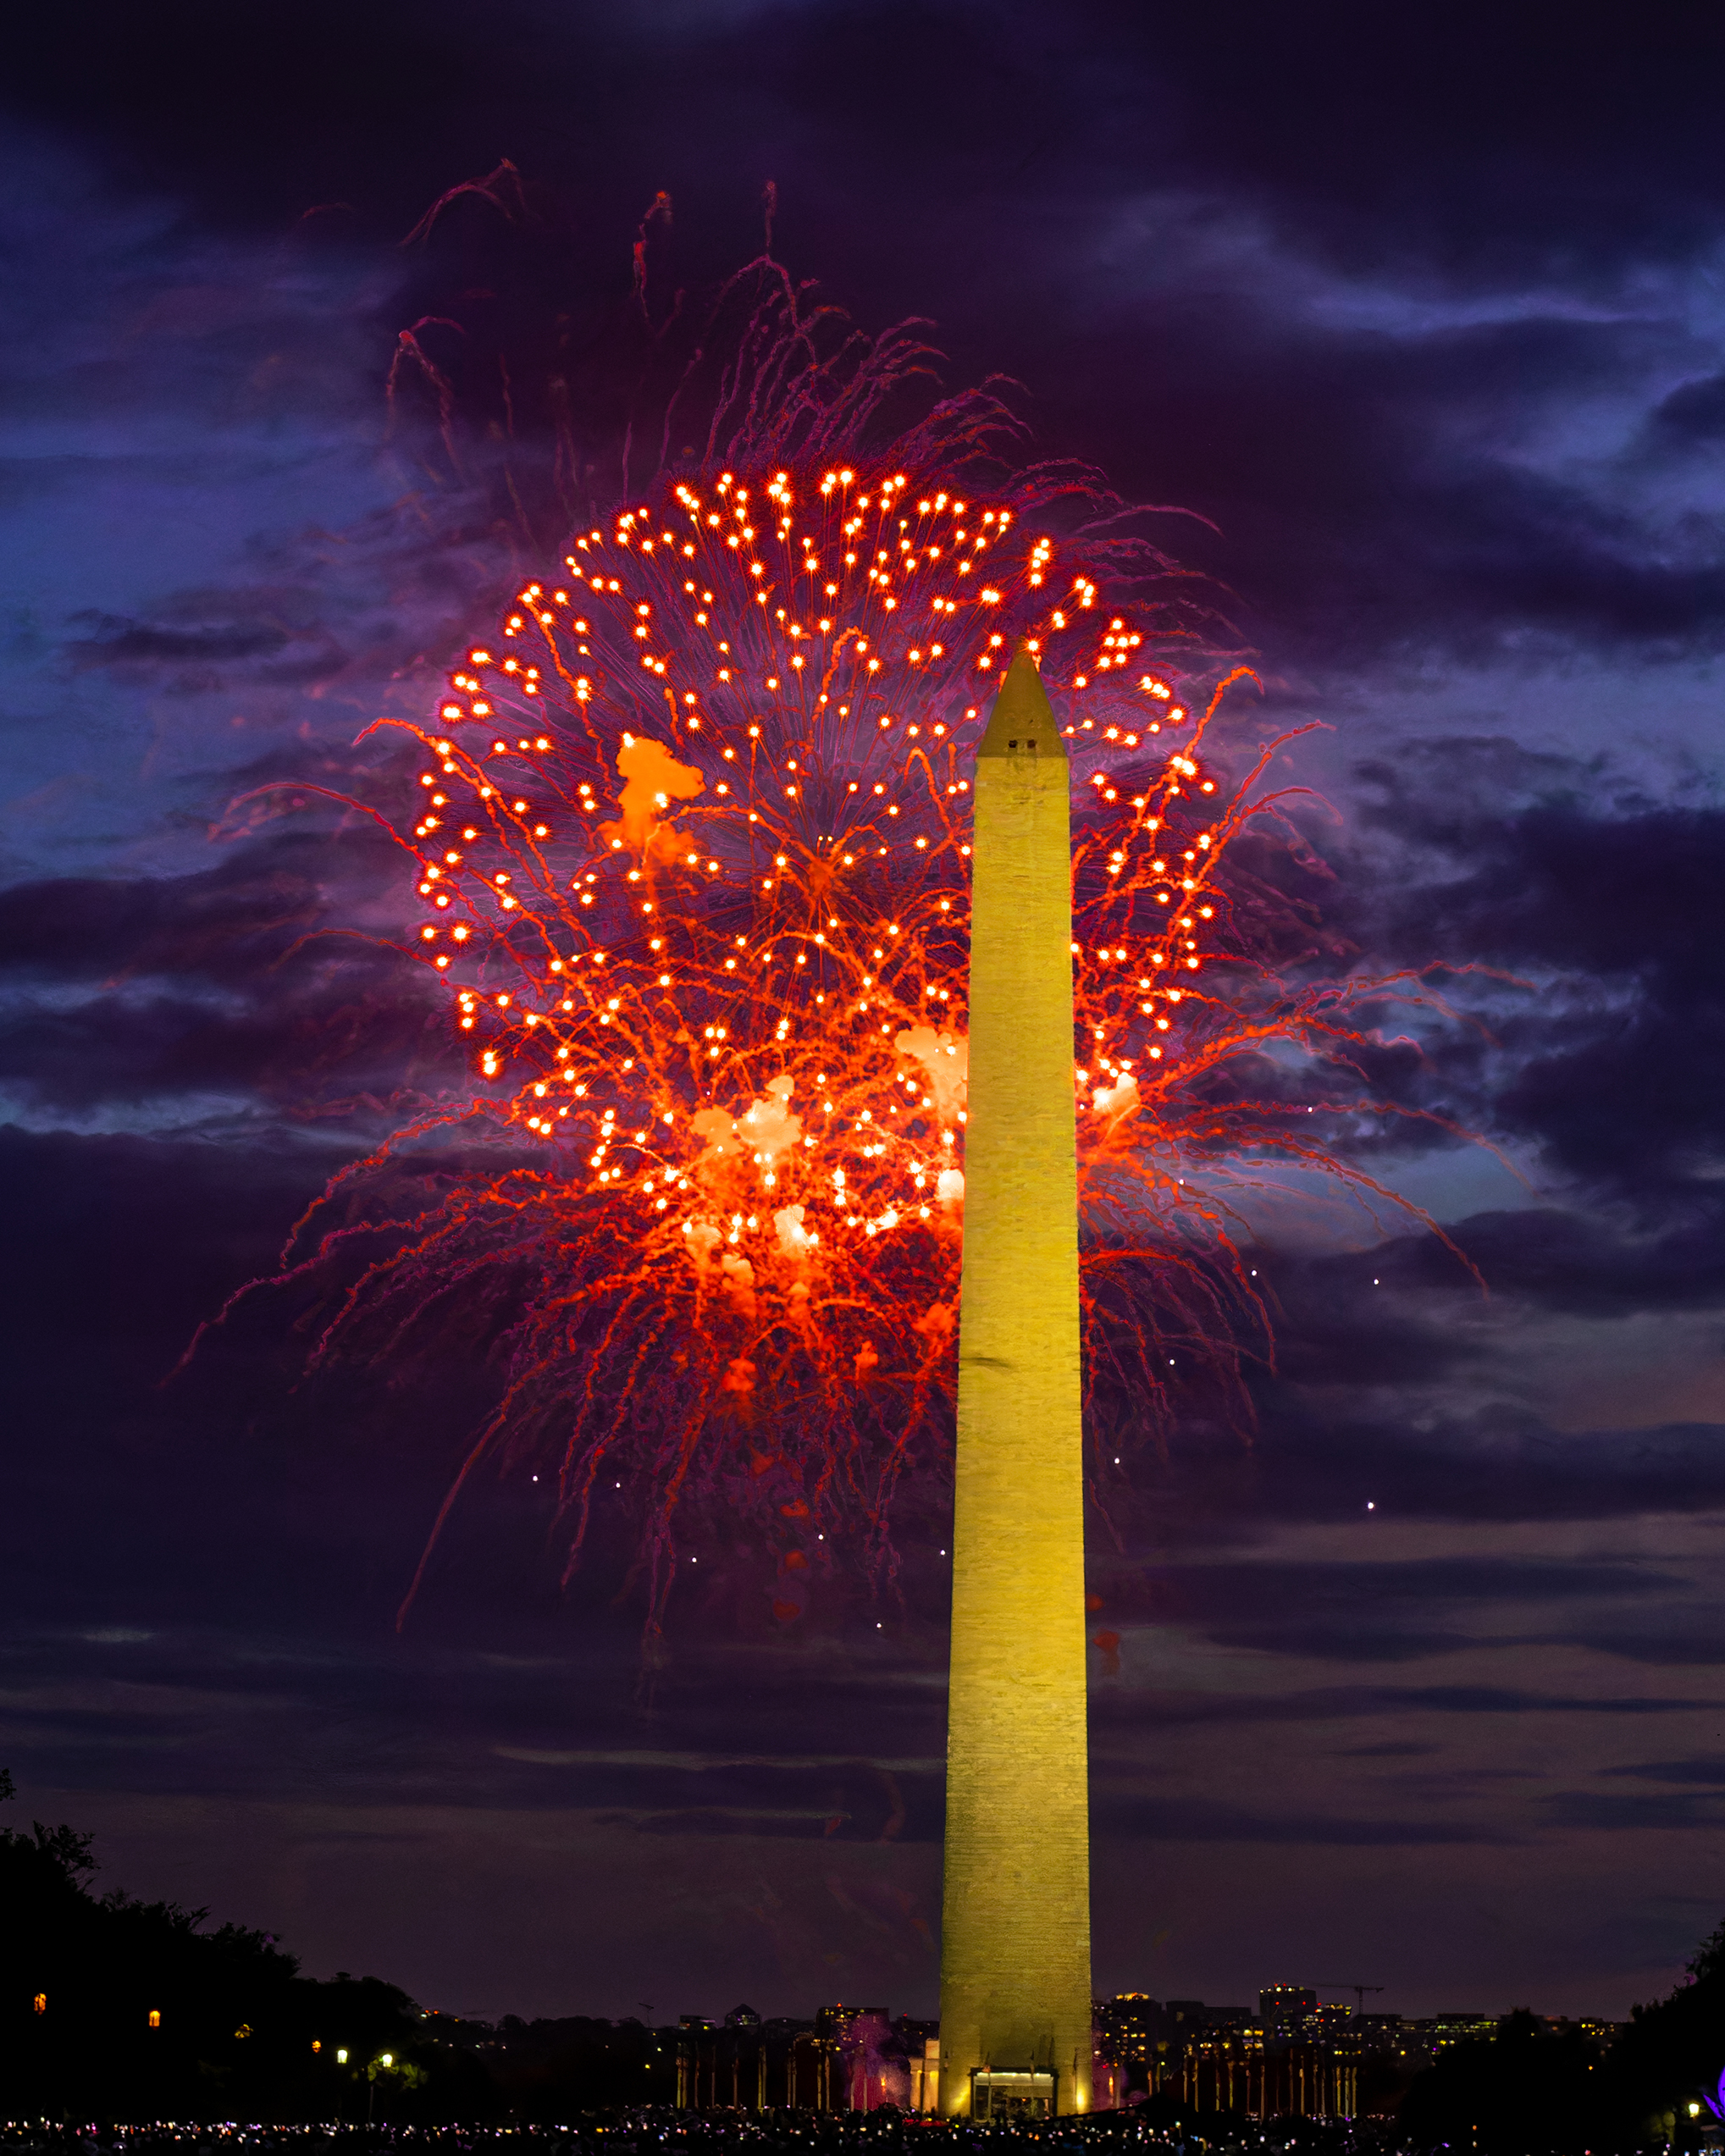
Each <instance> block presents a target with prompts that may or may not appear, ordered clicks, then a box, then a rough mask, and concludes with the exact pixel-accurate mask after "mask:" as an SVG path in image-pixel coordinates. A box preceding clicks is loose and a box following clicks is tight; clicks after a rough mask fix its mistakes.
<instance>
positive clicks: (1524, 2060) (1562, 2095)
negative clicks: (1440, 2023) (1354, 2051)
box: [1399, 2009, 1603, 2156]
mask: <svg viewBox="0 0 1725 2156" xmlns="http://www.w3.org/2000/svg"><path fill="white" fill-rule="evenodd" d="M1602 2087H1603V2081H1602V2078H1601V2063H1600V2056H1599V2052H1598V2048H1597V2047H1596V2046H1595V2045H1593V2044H1591V2043H1588V2041H1587V2040H1586V2038H1585V2037H1583V2035H1582V2034H1581V2032H1579V2031H1578V2030H1566V2031H1564V2032H1562V2033H1559V2034H1553V2033H1551V2032H1548V2031H1547V2030H1546V2029H1545V2026H1544V2025H1543V2024H1542V2023H1541V2022H1540V2020H1539V2018H1538V2016H1537V2015H1533V2014H1530V2013H1529V2012H1527V2011H1526V2010H1524V2009H1518V2010H1517V2011H1516V2012H1515V2013H1513V2014H1509V2015H1505V2017H1504V2018H1503V2020H1502V2021H1500V2022H1499V2023H1498V2025H1497V2033H1496V2036H1494V2037H1487V2038H1484V2039H1483V2040H1481V2041H1479V2042H1477V2043H1458V2044H1457V2045H1455V2046H1454V2047H1453V2048H1451V2049H1450V2050H1448V2051H1446V2052H1445V2053H1444V2054H1443V2055H1442V2057H1441V2058H1440V2059H1439V2060H1438V2062H1437V2064H1436V2065H1435V2066H1434V2067H1432V2068H1431V2069H1430V2070H1429V2072H1427V2073H1424V2074H1422V2075H1420V2076H1419V2077H1418V2080H1417V2081H1415V2082H1414V2084H1413V2087H1412V2088H1411V2089H1410V2090H1409V2091H1408V2092H1407V2101H1406V2102H1405V2103H1403V2105H1402V2116H1401V2119H1400V2121H1399V2124H1400V2127H1401V2133H1402V2138H1403V2139H1404V2140H1405V2141H1407V2142H1411V2143H1412V2144H1413V2147H1415V2148H1436V2147H1439V2146H1440V2145H1441V2144H1444V2143H1448V2144H1449V2145H1450V2146H1451V2147H1452V2148H1479V2149H1480V2150H1481V2151H1484V2152H1501V2156H1525V2152H1526V2151H1528V2150H1529V2149H1548V2148H1549V2149H1562V2150H1569V2149H1576V2150H1580V2149H1583V2148H1595V2147H1597V2146H1598V2145H1599V2142H1600V2140H1601V2123H1602V2121H1601V2089H1602Z"/></svg>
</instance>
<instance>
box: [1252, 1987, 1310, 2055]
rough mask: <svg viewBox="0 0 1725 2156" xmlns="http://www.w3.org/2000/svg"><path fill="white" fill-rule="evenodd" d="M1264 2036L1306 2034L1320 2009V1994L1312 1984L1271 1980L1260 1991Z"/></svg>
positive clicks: (1273, 2038)
mask: <svg viewBox="0 0 1725 2156" xmlns="http://www.w3.org/2000/svg"><path fill="white" fill-rule="evenodd" d="M1317 2011H1318V1994H1317V1993H1316V1992H1315V1991H1313V1988H1312V1987H1311V1986H1310V1985H1309V1984H1270V1985H1269V1986H1268V1987H1266V1988H1265V1989H1264V1990H1263V1991H1261V1992H1260V1993H1258V2015H1259V2016H1260V2018H1261V2019H1262V2021H1263V2033H1264V2040H1265V2042H1266V2043H1274V2042H1275V2041H1276V2039H1277V2038H1278V2037H1281V2038H1284V2039H1285V2038H1288V2037H1296V2036H1303V2035H1304V2034H1305V2033H1306V2031H1307V2029H1308V2026H1310V2023H1311V2019H1312V2016H1313V2015H1314V2014H1315V2013H1316V2012H1317Z"/></svg>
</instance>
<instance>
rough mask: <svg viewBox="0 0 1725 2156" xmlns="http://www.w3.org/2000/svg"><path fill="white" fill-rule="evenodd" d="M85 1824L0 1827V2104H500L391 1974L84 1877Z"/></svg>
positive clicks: (198, 2112)
mask: <svg viewBox="0 0 1725 2156" xmlns="http://www.w3.org/2000/svg"><path fill="white" fill-rule="evenodd" d="M8 1794H11V1789H10V1783H9V1780H8V1782H7V1783H6V1784H5V1785H4V1786H3V1787H0V1796H4V1795H8ZM96 1869H97V1866H96V1863H95V1860H94V1859H93V1857H92V1856H91V1836H89V1835H87V1834H80V1833H77V1832H76V1831H75V1829H73V1828H72V1827H52V1828H51V1827H44V1826H43V1825H42V1824H41V1822H39V1821H38V1822H36V1824H35V1826H34V1827H33V1829H32V1831H31V1832H30V1833H16V1832H8V1833H0V1942H3V1944H0V1966H3V1969H4V1980H3V1986H0V2111H3V2112H4V2113H5V2114H7V2115H11V2116H13V2117H18V2116H20V2115H26V2116H47V2117H57V2118H71V2119H77V2118H86V2119H88V2118H102V2119H113V2120H127V2119H138V2120H147V2119H160V2118H176V2119H236V2118H238V2119H252V2120H300V2119H329V2120H344V2119H346V2120H356V2119H363V2118H365V2117H367V2116H368V2115H370V2116H373V2117H375V2118H378V2119H379V2120H420V2119H433V2118H436V2117H440V2116H452V2115H461V2116H463V2117H467V2118H476V2117H477V2118H483V2117H486V2116H489V2115H491V2114H492V2113H494V2112H495V2111H496V2110H497V2109H499V2108H500V2107H499V2106H498V2103H497V2101H496V2098H495V2095H494V2093H493V2091H492V2088H491V2085H490V2082H489V2078H488V2076H486V2074H485V2072H484V2068H483V2066H481V2065H479V2064H478V2061H477V2060H476V2059H474V2058H473V2056H472V2054H470V2053H469V2052H468V2051H467V2050H466V2049H464V2048H462V2047H461V2045H460V2044H459V2043H456V2041H455V2039H454V2035H453V2032H451V2033H450V2034H448V2035H445V2033H444V2032H443V2031H442V2030H441V2029H440V2028H439V2027H437V2026H435V2020H434V2017H429V2016H426V2015H422V2013H421V2012H420V2010H419V2009H418V2008H417V2007H416V2006H415V2004H414V2003H413V2002H412V1999H410V1998H408V1997H407V1995H406V1993H405V1992H401V1991H397V1990H396V1989H395V1987H394V1986H393V1985H392V1984H386V1983H383V1982H379V1980H378V1979H377V1978H376V1977H372V1976H368V1977H364V1978H362V1979H360V1980H358V1981H357V1982H356V1981H355V1980H354V1979H352V1978H351V1977H347V1976H338V1977H337V1978H336V1979H335V1980H334V1982H330V1983H319V1982H313V1981H312V1980H311V1979H309V1978H306V1977H302V1976H300V1975H299V1973H298V1964H297V1963H296V1961H295V1960H294V1959H293V1957H292V1956H291V1955H290V1954H284V1953H282V1952H281V1951H280V1949H279V1948H278V1947H277V1945H276V1943H275V1941H274V1938H271V1937H270V1935H269V1934H268V1932H257V1931H248V1930H246V1929H244V1928H243V1927H241V1926H239V1925H235V1924H224V1925H222V1926H221V1927H219V1928H218V1929H216V1930H207V1929H206V1928H205V1920H206V1916H207V1912H206V1911H205V1910H188V1909H183V1908H181V1907H180V1905H179V1904H177V1903H174V1902H160V1901H158V1902H144V1901H140V1900H138V1899H135V1897H133V1896H132V1895H130V1894H127V1893H123V1892H120V1891H119V1890H115V1891H113V1892H111V1893H106V1894H102V1895H99V1896H98V1895H97V1894H95V1893H92V1892H91V1890H90V1888H89V1886H88V1884H87V1883H86V1882H87V1880H88V1877H89V1875H90V1874H91V1873H92V1872H93V1871H95V1870H96ZM344 2052H345V2053H346V2059H345V2060H344V2059H342V2058H341V2057H340V2054H342V2053H344ZM384 2053H388V2054H390V2065H389V2066H388V2067H384V2066H383V2065H381V2063H380V2062H381V2059H382V2055H383V2054H384Z"/></svg>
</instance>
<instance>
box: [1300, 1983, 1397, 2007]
mask: <svg viewBox="0 0 1725 2156" xmlns="http://www.w3.org/2000/svg"><path fill="white" fill-rule="evenodd" d="M1312 1988H1313V1991H1315V1992H1352V1993H1353V1997H1354V2009H1353V2010H1354V2012H1355V2013H1356V2014H1363V2013H1364V2012H1365V2010H1366V1993H1368V1992H1370V1993H1371V1994H1372V1996H1373V1997H1374V1998H1376V1997H1377V1996H1378V1994H1379V1993H1380V1992H1381V1991H1382V1990H1383V1988H1384V1987H1383V1986H1382V1985H1381V1984H1313V1987H1312Z"/></svg>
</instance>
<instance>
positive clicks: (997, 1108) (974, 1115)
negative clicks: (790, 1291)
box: [940, 644, 1091, 2116]
mask: <svg viewBox="0 0 1725 2156" xmlns="http://www.w3.org/2000/svg"><path fill="white" fill-rule="evenodd" d="M1070 786H1071V771H1070V765H1069V763H1068V761H1067V756H1066V750H1065V747H1064V744H1063V742H1062V740H1061V738H1060V732H1059V727H1058V726H1057V725H1056V724H1055V721H1054V714H1053V710H1051V708H1050V706H1049V704H1048V697H1047V695H1046V694H1044V693H1043V689H1042V681H1041V679H1040V677H1039V676H1038V674H1037V668H1036V663H1035V661H1034V660H1033V659H1032V658H1031V655H1030V652H1029V650H1027V649H1026V647H1025V646H1023V645H1022V644H1020V647H1019V650H1018V651H1017V653H1016V655H1015V657H1014V659H1013V661H1012V664H1011V666H1010V667H1009V670H1008V672H1007V675H1006V678H1005V680H1004V682H1003V683H1002V685H1001V689H1000V694H999V695H998V698H997V699H996V701H995V705H994V710H993V714H992V716H991V718H990V719H989V721H988V726H987V732H985V733H984V735H983V737H982V742H981V747H980V749H978V751H977V755H976V781H975V802H976V828H975V832H974V834H973V840H972V846H973V850H972V853H971V899H970V1088H969V1100H968V1103H967V1106H968V1121H967V1124H966V1129H965V1254H964V1291H963V1299H962V1302H961V1305H960V1313H959V1402H958V1457H957V1473H956V1488H955V1492H954V1522H953V1634H952V1682H951V1690H950V1694H949V1699H948V1723H947V1819H946V1870H945V1881H944V1886H943V1905H942V1916H941V1923H942V1947H941V2000H940V2041H941V2077H940V2105H941V2109H942V2110H943V2111H945V2112H948V2113H950V2114H959V2115H963V2114H965V2113H974V2115H977V2116H984V2115H998V2113H1000V2112H1001V2111H1003V2110H1005V2109H1009V2108H1010V2109H1018V2108H1019V2107H1020V2106H1025V2107H1026V2108H1028V2109H1031V2110H1033V2111H1034V2110H1037V2109H1042V2108H1044V2107H1045V2106H1046V2107H1048V2108H1051V2109H1059V2110H1060V2111H1068V2112H1070V2111H1078V2110H1087V2109H1089V2106H1090V2101H1091V2087H1090V2083H1091V2001H1090V1835H1089V1793H1088V1788H1087V1781H1088V1772H1087V1766H1088V1762H1087V1752H1086V1730H1085V1685H1086V1667H1085V1635H1084V1503H1083V1489H1084V1484H1083V1461H1082V1447H1083V1432H1082V1422H1081V1374H1080V1362H1079V1324H1078V1189H1077V1162H1076V1140H1075V1105H1074V1091H1073V1043H1072V1023H1073V1020H1072V849H1071V800H1070Z"/></svg>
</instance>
